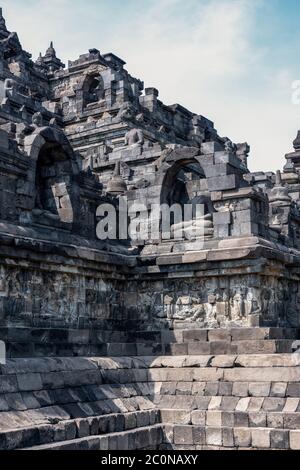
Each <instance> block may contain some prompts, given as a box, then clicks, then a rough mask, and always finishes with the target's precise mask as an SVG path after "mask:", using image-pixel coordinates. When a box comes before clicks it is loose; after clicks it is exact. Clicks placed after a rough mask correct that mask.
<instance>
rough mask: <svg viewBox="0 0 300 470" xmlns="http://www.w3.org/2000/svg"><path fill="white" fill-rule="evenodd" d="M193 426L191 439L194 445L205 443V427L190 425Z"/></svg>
mask: <svg viewBox="0 0 300 470" xmlns="http://www.w3.org/2000/svg"><path fill="white" fill-rule="evenodd" d="M192 428H193V441H194V445H205V443H206V430H205V427H204V426H203V427H200V426H192Z"/></svg>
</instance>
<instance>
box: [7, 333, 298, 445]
mask: <svg viewBox="0 0 300 470" xmlns="http://www.w3.org/2000/svg"><path fill="white" fill-rule="evenodd" d="M52 334H53V333H52ZM53 335H54V334H53ZM102 335H103V337H104V333H103V334H102ZM105 335H107V337H106V339H111V340H112V339H113V340H114V341H111V342H109V343H106V346H107V354H108V352H110V355H109V356H108V355H107V356H104V355H101V357H99V356H95V357H88V356H87V357H62V356H61V357H49V356H48V357H35V358H26V357H23V358H22V357H21V358H10V359H8V361H7V364H6V365H3V366H1V373H0V449H11V450H12V449H36V450H38V449H41V450H42V449H44V450H46V449H48V450H50V449H53V450H54V449H57V450H58V449H102V450H117V449H118V450H127V449H179V450H181V449H184V450H191V449H195V450H200V449H225V448H226V449H249V448H252V449H300V353H299V355H298V354H297V353H292V346H293V345H294V346H295V345H296V346H297V342H296V340H297V338H298V337H299V331H298V330H294V329H282V328H245V329H244V328H241V329H229V330H222V329H220V330H197V329H188V330H183V329H178V330H173V331H162V332H138V333H135V335H134V338H133V337H130V335H127V336H126V337H125V335H124V334H123V336H122V335H120V339H121V342H117V341H116V339H117V338H118V335H117V334H116V332H115V333H109V332H106V333H105ZM85 337H86V338H87V336H85ZM133 339H135V340H136V342H134V341H133ZM125 340H128V342H126V341H125ZM153 340H155V341H153ZM76 341H78V338H77V339H76ZM76 341H75V342H74V343H72V342H69V344H70V345H71V346H70V349H72V348H73V347H74V344H80V343H78V342H76ZM103 343H104V342H103ZM39 344H42V343H41V342H39ZM55 344H58V343H55ZM60 344H61V343H60ZM139 345H141V346H139ZM85 346H86V347H88V346H89V345H88V344H86V345H85ZM55 347H56V346H55ZM131 353H133V354H131Z"/></svg>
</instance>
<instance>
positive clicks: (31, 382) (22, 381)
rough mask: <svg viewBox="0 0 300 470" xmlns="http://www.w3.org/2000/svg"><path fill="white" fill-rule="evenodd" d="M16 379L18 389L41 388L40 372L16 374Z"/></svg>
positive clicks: (33, 389) (31, 389)
mask: <svg viewBox="0 0 300 470" xmlns="http://www.w3.org/2000/svg"><path fill="white" fill-rule="evenodd" d="M17 380H18V388H19V390H20V391H24V392H26V391H29V390H30V391H35V390H42V388H43V384H42V380H41V376H40V374H30V373H27V374H18V375H17Z"/></svg>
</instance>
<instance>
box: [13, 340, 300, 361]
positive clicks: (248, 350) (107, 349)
mask: <svg viewBox="0 0 300 470" xmlns="http://www.w3.org/2000/svg"><path fill="white" fill-rule="evenodd" d="M294 344H295V340H291V339H265V340H242V341H225V340H224V341H223V340H218V341H217V340H216V341H191V342H173V343H150V342H146V343H99V344H86V345H85V344H80V343H57V344H55V343H53V344H52V343H38V342H36V343H31V344H29V343H25V344H23V343H8V344H7V353H6V355H7V357H8V358H22V357H28V358H30V357H70V356H75V357H78V356H79V357H93V356H98V357H99V356H102V357H105V356H108V357H122V356H155V355H167V356H182V355H195V354H207V355H209V354H258V353H262V354H274V353H291V352H292V351H293V345H294ZM299 345H300V341H299Z"/></svg>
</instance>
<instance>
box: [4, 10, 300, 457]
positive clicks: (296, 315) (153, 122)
mask: <svg viewBox="0 0 300 470" xmlns="http://www.w3.org/2000/svg"><path fill="white" fill-rule="evenodd" d="M0 103H1V104H0V200H1V204H0V340H1V347H0V350H1V362H2V365H1V366H0V449H2V450H14V449H35V450H51V449H86V450H89V449H98V450H113V449H117V450H130V449H155V450H156V449H157V450H164V449H181V450H182V449H184V450H192V449H193V450H202V449H215V450H218V449H249V448H250V449H300V383H299V381H300V367H299V365H300V352H298V347H300V340H299V342H298V338H300V336H299V331H300V310H299V309H300V132H299V134H298V136H297V137H296V139H295V141H294V143H293V145H294V150H293V151H291V152H290V153H288V154H287V155H286V156H285V162H283V164H284V166H283V169H282V170H280V171H277V172H276V173H273V172H272V171H270V172H255V173H251V172H250V171H249V169H248V164H247V159H248V154H249V150H250V147H249V145H248V144H247V143H234V142H232V140H230V139H229V138H228V137H221V136H220V135H219V134H218V132H217V130H216V129H215V127H214V124H213V122H212V121H210V120H209V119H207V118H206V117H204V116H202V115H198V114H194V113H193V112H191V111H189V110H187V109H185V108H184V107H183V106H181V105H179V104H174V105H171V106H169V105H165V104H164V103H163V102H162V101H161V100H160V99H159V92H158V90H157V89H156V88H145V89H144V84H143V82H142V81H141V80H139V79H137V78H134V77H132V76H131V75H130V74H129V73H128V72H127V70H126V69H125V62H124V61H123V60H122V59H120V58H119V57H117V56H116V55H114V54H113V53H106V54H102V53H101V52H100V51H99V50H97V49H90V50H89V51H88V52H87V53H85V54H82V55H80V56H79V58H78V59H77V60H74V61H69V63H68V65H67V66H65V65H64V64H63V63H62V61H61V60H60V59H59V58H58V57H57V55H56V51H55V49H54V46H53V43H51V44H50V46H49V48H48V49H47V51H46V53H45V55H42V54H41V55H40V56H39V58H38V59H37V60H36V61H35V62H34V61H33V60H32V59H31V55H30V54H29V53H28V52H26V51H25V50H24V49H23V48H22V45H21V43H20V41H19V38H18V35H17V34H16V33H14V32H10V31H9V30H8V28H7V26H6V22H5V19H4V18H3V16H2V10H1V14H0ZM287 151H288V149H287ZM120 201H123V202H124V201H126V202H127V204H128V205H129V206H130V207H132V206H133V207H134V206H135V205H136V204H137V203H138V204H139V205H140V206H141V207H142V208H143V210H142V209H141V210H138V212H139V214H138V215H137V216H136V218H135V219H133V220H132V218H130V214H129V215H128V214H127V215H126V214H125V215H124V213H123V208H120ZM162 205H163V206H164V207H171V206H172V205H176V207H181V208H183V207H185V206H189V207H191V208H192V210H191V213H190V214H189V217H185V219H184V221H183V222H180V221H179V222H178V220H177V219H176V218H175V217H174V214H173V213H171V214H170V223H171V230H170V236H169V237H165V236H164V230H163V227H162V223H161V212H160V211H159V216H158V215H157V213H156V216H154V219H155V220H154V221H156V223H157V226H158V233H156V234H155V236H152V235H153V234H152V232H151V234H150V235H149V230H148V229H149V217H148V216H149V213H150V210H151V208H152V207H161V206H162ZM197 206H199V207H202V209H203V212H202V213H201V214H200V215H199V214H198V213H196V217H194V215H195V212H197V211H195V210H194V209H196V208H197ZM103 207H104V208H105V207H112V208H114V209H115V211H116V215H117V220H118V223H117V228H116V230H115V232H116V233H115V235H116V236H115V237H107V238H106V239H105V238H101V237H99V233H98V231H99V230H100V228H101V227H102V225H101V224H102V223H103V221H104V220H105V217H104V212H102V211H101V208H103ZM122 207H123V206H122ZM99 208H100V209H99ZM172 217H173V218H172ZM121 219H122V224H123V225H124V220H125V226H126V227H127V226H129V224H132V223H133V221H134V220H135V221H136V220H137V219H138V220H139V222H140V223H139V228H137V233H139V235H141V232H142V231H144V232H145V227H146V232H147V234H148V236H144V237H141V236H139V237H133V236H131V235H130V233H131V232H128V233H127V235H126V236H124V237H120V236H118V235H119V232H120V231H121V227H120V220H121ZM175 219H176V220H175ZM142 225H143V230H142V229H141V226H142ZM123 228H124V227H123ZM195 228H199V229H200V230H199V232H200V234H198V232H197V230H195ZM178 232H181V235H180V236H175V235H178ZM144 235H145V234H144Z"/></svg>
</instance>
